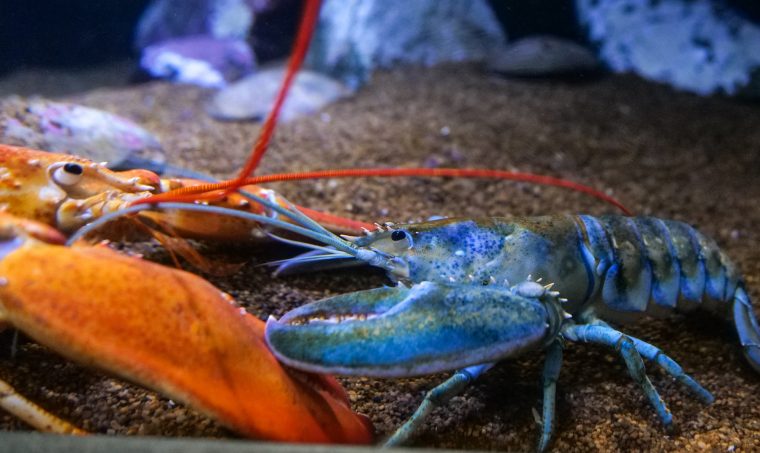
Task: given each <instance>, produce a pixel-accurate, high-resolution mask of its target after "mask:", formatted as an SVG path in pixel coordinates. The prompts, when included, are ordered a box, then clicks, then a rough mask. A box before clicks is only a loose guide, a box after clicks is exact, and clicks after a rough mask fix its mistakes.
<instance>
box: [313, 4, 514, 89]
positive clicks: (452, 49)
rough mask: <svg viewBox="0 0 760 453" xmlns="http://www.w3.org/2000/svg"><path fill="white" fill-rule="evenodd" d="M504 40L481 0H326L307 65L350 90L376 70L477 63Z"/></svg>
mask: <svg viewBox="0 0 760 453" xmlns="http://www.w3.org/2000/svg"><path fill="white" fill-rule="evenodd" d="M504 40H505V37H504V33H503V32H502V29H501V26H500V25H499V23H498V21H497V20H496V18H495V17H494V15H493V13H492V11H491V9H490V8H489V6H488V4H487V2H486V1H484V0H414V1H408V0H326V1H325V2H324V4H323V5H322V10H321V12H320V17H319V24H318V27H317V30H316V31H315V36H314V37H313V41H312V44H311V48H310V50H309V55H308V57H307V65H308V67H309V68H311V69H314V70H316V71H319V72H322V73H325V74H329V75H331V76H332V77H335V78H337V79H338V80H341V81H343V82H344V83H346V84H348V85H349V86H351V87H353V88H356V87H358V86H360V85H361V84H363V83H364V82H366V81H367V80H368V79H369V77H370V75H371V74H372V71H374V70H375V69H377V68H389V67H392V66H393V65H397V64H404V63H407V64H422V65H433V64H436V63H441V62H445V61H466V60H482V59H484V58H485V57H486V56H487V55H488V53H489V52H490V51H491V50H493V48H495V47H497V46H501V45H503V43H504Z"/></svg>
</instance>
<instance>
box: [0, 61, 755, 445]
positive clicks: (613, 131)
mask: <svg viewBox="0 0 760 453" xmlns="http://www.w3.org/2000/svg"><path fill="white" fill-rule="evenodd" d="M208 95H209V93H208V92H205V91H203V90H200V89H196V88H190V87H181V86H172V85H168V84H162V83H155V84H148V85H143V86H137V87H130V88H120V89H108V90H98V91H91V92H88V93H85V94H80V95H76V96H73V97H69V98H66V99H68V100H72V101H75V102H80V103H84V104H87V105H89V106H93V107H98V108H104V109H108V110H110V111H112V112H115V113H119V114H122V115H126V116H128V117H130V118H132V119H134V120H137V121H139V122H140V123H142V124H143V125H145V126H147V127H148V128H149V129H151V130H152V131H154V132H155V133H156V134H158V136H159V137H160V139H161V141H162V143H163V144H164V145H165V147H166V149H167V152H168V154H169V158H170V160H171V162H172V163H174V164H176V165H183V166H187V167H190V168H195V169H198V170H202V171H207V172H208V171H210V172H213V173H214V174H215V175H217V176H229V175H232V174H233V173H234V172H235V170H236V169H237V168H238V166H239V165H240V164H241V162H243V159H244V157H245V155H246V154H247V152H248V148H249V146H250V144H251V143H252V142H253V140H254V138H255V137H256V135H257V133H258V131H259V126H258V125H255V124H251V123H219V122H215V121H213V120H211V119H210V118H208V117H207V116H206V115H205V114H204V112H203V110H202V106H203V102H204V100H205V99H206V98H207V97H208ZM759 144H760V108H758V106H757V105H754V106H753V105H743V104H741V103H737V102H734V101H730V100H726V99H715V98H713V99H703V98H699V97H696V96H693V95H690V94H684V93H678V92H675V91H673V90H671V89H669V88H666V87H663V86H659V85H655V84H651V83H647V82H643V81H641V80H638V79H636V78H634V77H628V76H615V77H607V78H603V79H600V80H596V81H592V82H589V83H586V84H566V83H562V82H556V81H555V82H549V83H540V82H532V81H514V80H503V79H499V78H495V77H492V76H489V75H486V74H483V73H482V72H480V71H479V70H478V68H476V67H472V66H443V67H438V68H434V69H405V70H398V71H394V72H390V73H383V74H378V75H376V77H375V78H374V80H373V81H372V83H371V84H370V85H368V86H367V87H365V88H364V89H362V90H361V91H360V92H359V93H358V94H357V95H356V97H354V98H353V99H350V100H346V101H343V102H340V103H338V104H335V105H333V106H331V107H329V108H328V109H327V111H326V112H325V113H323V114H322V115H317V116H314V117H311V118H306V119H302V120H299V121H295V122H292V123H289V124H281V125H280V128H279V129H278V131H277V134H276V138H275V141H274V143H273V146H272V147H271V149H270V150H269V154H268V155H267V156H266V157H265V158H264V161H263V164H262V167H261V172H262V173H266V172H274V171H283V170H306V169H323V168H330V167H353V166H365V167H369V166H406V167H408V166H420V165H426V166H455V167H465V166H470V167H488V168H499V169H518V170H521V171H532V172H537V173H544V174H549V175H553V176H561V177H564V178H568V179H572V180H575V181H580V182H584V183H586V184H589V185H591V186H594V187H597V188H601V189H604V190H607V191H608V192H609V193H610V194H612V195H614V196H615V197H617V198H618V199H619V200H621V201H622V202H623V203H625V204H626V205H627V206H628V207H630V208H631V209H632V210H633V211H634V212H636V213H638V214H647V215H656V216H660V217H666V218H675V219H679V220H684V221H687V222H689V223H692V224H695V225H697V226H698V227H699V228H700V229H701V230H702V231H704V232H705V233H708V234H710V235H712V236H713V237H715V239H716V240H717V241H718V243H720V244H721V245H722V246H723V247H724V248H725V250H726V252H727V253H728V254H729V255H730V256H732V257H733V258H734V259H735V260H736V262H737V263H738V264H739V266H740V267H741V268H742V269H743V271H744V275H745V276H746V280H747V284H748V287H749V290H750V292H751V295H752V296H753V297H754V299H755V300H760V231H758V230H759V228H758V225H760V209H758V205H760V182H758V181H757V178H758V175H760V152H759V149H758V147H759V146H760V145H759ZM275 187H276V189H277V190H279V191H281V192H282V193H283V194H285V195H287V196H288V197H290V198H291V199H292V200H293V201H295V202H298V203H301V204H304V205H306V206H310V207H312V208H316V209H324V210H329V211H331V212H333V213H336V214H339V215H345V216H350V217H354V218H358V219H366V220H371V221H380V222H382V221H390V220H392V221H407V220H420V219H424V218H426V217H428V216H431V215H444V216H497V215H510V214H520V215H537V214H554V213H579V212H584V213H591V214H602V213H606V212H614V209H613V208H611V207H609V206H607V205H604V204H602V203H601V202H599V201H596V200H593V199H590V198H588V197H586V196H584V195H580V194H577V193H572V192H568V191H565V190H561V189H554V188H546V187H538V186H532V185H527V184H514V183H509V182H488V181H466V180H423V179H394V180H377V179H374V180H336V181H329V182H328V181H317V182H311V181H309V182H298V183H288V184H277V185H276V186H275ZM128 247H134V248H136V249H138V250H140V251H142V252H143V253H146V255H147V256H148V257H152V258H155V259H159V260H166V256H165V254H164V253H163V252H162V251H161V250H160V249H158V248H157V247H154V246H152V245H149V244H133V245H128ZM234 249H235V250H236V251H235V252H228V251H226V250H225V247H219V246H212V247H211V248H210V249H209V250H208V252H207V253H208V254H209V256H211V257H212V258H213V259H220V260H226V261H231V262H241V263H245V265H244V266H243V268H242V270H241V271H240V272H239V273H237V274H235V275H232V276H229V277H209V276H207V278H209V279H210V280H212V281H213V282H214V283H215V284H217V285H219V286H220V287H221V288H223V289H224V290H225V291H228V292H230V293H231V294H232V295H233V296H235V297H236V298H237V299H238V301H239V302H240V303H241V304H242V305H243V306H245V307H246V308H247V309H248V310H249V311H251V312H252V313H255V314H256V315H258V316H260V317H262V318H264V317H266V316H267V315H268V314H270V313H272V314H275V315H277V316H279V315H281V314H282V313H284V312H285V311H286V310H288V309H290V308H293V307H295V306H298V305H301V304H303V303H305V302H308V301H311V300H314V299H317V298H320V297H324V296H328V295H334V294H338V293H341V292H344V291H350V290H359V289H364V288H370V287H373V286H378V285H381V284H382V283H384V277H383V276H382V275H381V274H380V273H378V272H375V271H371V270H367V271H359V272H357V271H351V272H334V273H318V274H313V275H303V276H298V277H288V278H273V277H272V276H271V272H270V271H269V270H268V269H267V268H266V267H260V266H257V265H258V264H259V263H261V262H262V261H266V260H269V259H272V258H273V257H277V256H282V255H283V254H284V253H285V252H283V251H281V250H278V248H277V247H270V248H269V249H267V250H259V249H257V248H255V247H250V248H247V249H245V250H246V251H245V252H240V248H239V247H237V246H236V247H234ZM624 330H625V331H626V332H629V333H631V334H634V335H636V336H638V337H640V338H642V339H645V340H647V341H650V342H651V343H653V344H655V345H657V346H659V347H661V348H662V349H663V350H664V351H666V352H667V353H668V354H670V355H671V357H673V358H674V359H676V360H678V361H679V362H680V363H681V365H682V366H683V367H684V369H685V370H687V371H688V372H689V373H691V374H692V376H694V377H695V378H696V379H697V380H698V381H700V382H701V383H702V384H703V385H704V386H705V387H707V388H708V389H709V390H710V391H712V392H713V393H714V395H715V397H716V401H715V403H714V404H713V405H712V406H709V407H706V406H703V405H702V404H700V403H699V402H698V401H696V400H695V399H693V398H691V397H690V396H689V395H687V394H686V392H684V390H683V389H682V388H680V387H679V386H678V385H676V384H675V383H673V382H672V380H671V379H669V378H668V377H666V376H664V375H663V374H662V373H660V372H658V371H656V370H655V371H652V372H651V376H652V379H653V381H654V383H655V385H656V386H657V387H658V389H660V391H661V393H662V396H663V398H664V399H665V401H666V402H667V403H668V405H669V407H670V409H671V410H672V412H673V416H674V427H673V429H672V430H670V431H668V430H666V429H664V428H663V426H662V425H661V424H660V422H659V421H658V419H657V418H656V416H655V414H654V412H653V410H652V409H651V408H650V407H649V405H648V404H647V401H646V399H645V398H644V397H643V395H642V394H641V392H640V391H639V389H638V388H637V386H636V385H635V384H634V383H633V382H632V381H631V379H630V378H629V377H628V376H627V374H626V372H625V369H624V367H623V365H622V364H621V362H620V360H618V358H617V357H615V356H613V355H612V354H610V353H609V351H606V350H604V349H602V348H600V347H594V346H587V345H575V344H572V345H569V346H568V347H567V349H566V353H565V365H564V367H563V369H562V375H561V377H560V380H559V391H558V401H557V402H558V404H557V407H558V411H557V415H558V417H557V431H556V435H555V440H554V443H553V444H552V447H553V448H554V449H555V450H557V451H579V452H580V451H584V452H585V451H616V450H625V451H634V450H648V451H662V450H669V451H701V450H705V449H712V450H714V451H734V450H736V451H741V450H744V451H750V450H757V449H758V448H760V376H758V374H756V373H754V372H753V371H752V370H751V369H750V367H749V366H748V365H747V364H746V363H745V361H744V360H743V357H742V354H741V351H740V349H739V348H738V347H737V344H736V340H735V338H734V337H733V335H732V332H731V330H730V329H729V328H728V327H726V326H724V325H723V324H722V323H719V322H715V321H714V320H712V319H710V318H709V317H707V316H690V317H678V318H673V319H670V320H665V321H651V320H647V321H644V322H641V323H639V324H637V325H634V326H630V327H626V328H625V329H624ZM167 334H171V333H169V332H167ZM5 335H6V336H5V337H0V339H3V341H5V342H6V344H9V343H10V336H9V335H8V334H5ZM2 350H5V351H7V350H8V348H5V347H2ZM542 357H543V354H542V353H540V352H536V353H535V354H531V355H529V356H526V357H525V358H523V359H520V360H517V361H513V362H507V363H502V364H500V365H498V366H497V367H496V368H495V369H493V370H491V371H489V372H488V373H487V374H486V375H484V376H483V377H482V378H481V379H479V380H478V381H477V383H476V384H475V385H473V386H472V387H471V388H470V389H469V390H468V391H466V392H465V393H464V394H463V395H462V396H460V397H456V398H454V399H453V401H452V402H451V404H449V405H448V406H447V407H445V408H441V409H437V410H435V412H434V413H433V415H432V417H431V418H430V420H429V422H428V423H427V424H425V426H424V428H423V429H422V431H421V432H420V433H419V435H418V436H417V437H416V438H415V440H414V444H415V445H418V446H436V447H450V448H463V449H500V450H518V451H526V450H532V449H534V448H535V442H536V439H537V432H538V426H537V424H536V422H535V421H534V416H533V414H532V412H533V409H534V408H536V409H537V408H539V407H540V398H541V395H540V388H539V377H540V373H541V366H542V361H541V358H542ZM0 377H2V378H3V379H7V380H9V381H11V382H12V383H13V384H14V385H16V386H18V388H19V389H20V390H21V391H22V392H23V393H24V394H26V395H28V396H29V397H31V398H33V399H34V400H36V401H38V402H39V403H40V404H42V405H43V406H44V407H47V408H49V409H50V410H52V411H54V412H56V413H58V414H60V415H62V416H63V417H65V418H68V419H70V420H71V421H73V422H74V423H76V424H77V425H79V426H81V427H83V428H85V429H87V430H91V431H94V432H99V433H113V434H150V435H162V436H209V437H225V436H232V435H233V434H231V433H230V432H228V431H226V430H225V429H223V428H221V427H219V425H217V424H216V423H214V422H213V421H211V420H209V419H207V418H205V417H203V416H201V415H199V414H198V413H196V412H194V411H192V410H189V409H186V408H184V407H182V406H181V405H179V404H175V403H174V402H172V401H169V400H167V399H166V398H163V397H160V396H158V395H156V394H154V393H151V392H147V391H144V390H141V389H139V388H137V387H135V386H133V385H130V384H127V383H124V382H122V381H120V380H116V379H112V378H109V377H107V376H104V375H102V374H100V373H99V372H96V371H90V370H87V369H84V368H82V367H79V366H77V365H74V364H72V363H70V362H68V361H65V360H63V359H61V358H59V357H58V356H57V355H56V354H54V353H51V352H49V351H48V350H47V349H45V348H42V347H40V346H37V345H36V344H34V343H33V342H31V341H25V342H23V345H22V348H21V350H20V352H19V353H18V354H17V355H16V356H15V357H14V358H10V357H9V355H8V354H7V353H3V357H2V358H1V359H0ZM445 377H446V376H445V375H435V376H430V377H426V378H419V379H406V380H376V379H368V378H356V379H353V378H352V379H342V382H343V383H344V384H345V386H346V388H347V389H348V392H349V394H350V397H351V400H352V402H353V404H354V407H355V408H356V410H358V411H360V412H364V413H366V414H368V415H369V416H370V417H371V419H372V421H373V422H374V424H375V426H376V429H377V434H378V438H380V439H381V438H382V437H383V436H386V435H387V434H389V433H390V432H391V431H392V430H393V429H394V428H395V427H397V426H398V425H399V424H400V423H401V422H402V421H403V420H404V419H405V418H406V417H407V416H409V415H410V414H411V413H412V411H413V410H414V408H415V407H416V405H417V404H418V403H419V402H420V401H421V399H422V397H423V396H424V394H425V392H426V391H427V390H428V389H430V388H431V387H433V386H434V385H435V384H436V383H439V382H441V381H442V380H443V379H445ZM210 391H213V390H210ZM0 428H2V429H6V430H24V429H27V428H26V427H25V426H24V425H22V424H21V423H20V422H18V421H16V420H14V419H13V418H12V417H10V416H8V415H0Z"/></svg>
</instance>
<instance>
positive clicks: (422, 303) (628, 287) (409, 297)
mask: <svg viewBox="0 0 760 453" xmlns="http://www.w3.org/2000/svg"><path fill="white" fill-rule="evenodd" d="M247 196H249V198H251V199H253V200H254V201H256V202H259V203H261V204H263V205H265V206H266V207H267V208H268V209H269V211H270V215H268V216H258V215H254V214H248V213H242V212H239V211H233V210H223V209H221V208H216V207H210V206H201V205H190V208H189V209H195V210H203V211H213V212H217V211H219V212H218V213H225V214H228V215H231V216H237V217H247V218H252V219H253V220H256V221H258V222H261V223H265V224H269V225H272V226H275V227H278V228H281V229H285V230H289V231H291V232H295V233H298V234H301V235H304V236H306V237H308V238H310V239H312V240H315V241H317V242H320V243H322V244H324V245H315V244H308V243H304V242H300V241H294V240H292V239H284V238H280V240H282V241H284V242H288V243H295V244H298V245H302V246H304V247H308V248H310V249H312V250H311V251H310V252H307V253H305V254H303V255H300V256H297V257H295V258H291V259H288V260H284V261H283V262H281V263H280V264H281V266H280V269H279V272H281V273H282V272H292V271H298V270H301V269H302V268H304V267H305V268H311V267H313V266H314V264H317V265H322V267H324V266H325V265H326V266H327V267H330V266H336V267H337V266H343V265H345V264H346V261H348V263H349V264H350V263H367V264H369V265H372V266H377V267H380V268H383V269H385V270H386V272H387V274H388V276H389V277H390V278H391V279H392V280H393V281H394V282H396V283H397V285H396V286H394V287H383V288H376V289H370V290H365V291H358V292H355V293H350V294H344V295H339V296H335V297H331V298H327V299H323V300H320V301H317V302H313V303H311V304H308V305H305V306H303V307H300V308H297V309H295V310H293V311H291V312H289V313H287V314H286V315H284V316H283V317H282V318H281V319H279V320H276V319H274V318H273V317H270V319H269V320H268V322H267V327H266V339H267V342H268V344H269V346H270V348H271V349H272V351H273V352H274V354H275V355H276V356H277V357H278V358H279V359H280V360H281V361H282V362H284V363H286V364H288V365H290V366H293V367H295V368H300V369H303V370H307V371H312V372H326V373H336V374H344V375H361V376H373V377H409V376H417V375H423V374H430V373H436V372H441V371H449V370H458V371H456V373H455V374H454V375H453V376H452V377H451V378H449V379H448V380H447V381H445V382H444V383H442V384H441V385H439V386H438V387H436V388H434V389H433V390H431V391H430V392H428V394H427V396H426V397H425V399H424V401H423V402H422V404H421V405H420V407H419V408H418V409H417V411H416V412H415V413H414V414H413V415H412V416H411V417H410V419H409V420H408V421H407V422H406V423H405V424H404V425H403V426H401V427H400V428H399V429H398V430H397V431H396V432H395V433H394V434H393V436H392V437H391V438H390V439H389V440H388V442H387V444H386V445H397V444H400V443H403V442H404V441H406V440H407V439H408V438H409V437H410V436H411V435H412V434H413V433H414V432H415V430H416V429H417V428H418V427H419V425H420V424H421V423H422V422H423V421H424V420H425V417H426V416H427V414H429V412H430V411H431V410H432V408H433V407H435V406H436V405H442V404H445V403H446V402H447V401H448V400H449V399H451V398H452V397H453V396H455V395H456V394H458V393H459V392H461V391H462V390H463V389H464V388H466V386H467V385H469V384H470V383H471V382H472V381H473V380H475V379H476V378H477V377H478V376H479V375H481V374H482V373H484V372H485V371H487V370H488V369H489V368H491V367H492V366H493V364H494V363H495V362H498V361H500V360H503V359H507V358H511V357H514V356H517V355H520V354H523V353H525V352H527V351H532V350H539V349H544V350H546V354H547V357H546V361H545V365H544V371H543V414H542V419H543V421H542V430H541V434H540V437H539V443H538V450H539V451H543V450H545V449H546V447H547V446H548V444H549V441H550V440H551V436H552V432H553V430H554V412H555V393H556V385H557V380H558V377H559V373H560V368H561V364H562V350H563V344H564V343H565V342H580V343H596V344H601V345H605V346H609V347H611V348H614V350H615V351H617V352H618V353H619V354H620V356H621V357H622V359H623V361H624V362H625V364H626V366H627V369H628V372H629V374H630V375H631V377H632V378H633V379H634V381H636V382H637V383H638V384H639V385H640V386H641V388H642V390H643V392H644V394H645V395H646V397H647V398H648V400H649V402H650V403H651V405H652V406H653V407H654V409H655V411H656V412H657V415H658V416H659V418H660V419H661V420H662V422H663V423H664V424H665V425H670V424H671V422H672V416H671V414H670V412H669V410H668V409H667V407H666V405H665V403H664V402H663V400H662V399H661V398H660V395H659V394H658V392H657V390H656V389H655V388H654V386H653V385H652V383H651V381H650V380H649V378H648V377H647V375H646V372H645V368H644V362H643V360H642V358H643V359H647V360H649V361H651V362H652V363H654V364H655V365H657V366H658V367H660V368H661V369H662V370H663V371H664V372H665V373H667V374H669V375H670V376H672V377H673V378H675V379H676V380H677V381H679V382H680V383H681V384H682V385H683V386H684V387H685V388H686V389H687V390H688V391H689V392H691V393H692V394H693V395H694V396H695V397H697V398H698V399H699V400H701V401H702V402H704V403H705V404H710V403H712V401H713V399H714V398H713V396H712V395H711V394H710V392H708V391H707V390H706V389H704V388H703V387H702V386H701V385H700V384H699V383H697V382H696V381H695V380H694V379H692V378H691V377H690V376H689V375H687V374H686V373H685V372H684V371H683V369H682V368H681V367H680V366H679V365H678V364H677V363H676V362H675V361H674V360H672V359H671V358H670V357H668V356H667V355H665V354H664V353H663V352H662V351H661V350H660V349H658V348H657V347H655V346H653V345H651V344H649V343H647V342H645V341H643V340H640V339H638V338H634V337H631V336H629V335H626V334H624V333H622V332H620V331H618V330H616V329H614V328H613V327H611V326H610V325H608V324H607V322H605V321H604V320H608V321H610V322H615V323H625V322H630V321H634V320H636V319H637V318H640V317H642V316H647V315H649V316H664V315H667V314H668V313H671V312H674V311H678V312H689V311H693V310H695V309H697V308H702V309H705V310H708V311H710V312H712V313H714V314H716V315H719V316H721V317H723V318H726V319H727V320H729V321H731V322H732V323H733V325H734V327H735V329H736V333H737V335H738V337H739V341H740V343H741V345H742V347H743V352H744V354H745V356H746V358H747V359H748V361H749V363H750V365H751V366H752V367H753V368H754V369H755V370H756V371H758V372H760V326H758V321H757V319H756V317H755V315H754V312H753V308H752V305H751V303H750V300H749V297H748V295H747V292H746V290H745V288H744V284H743V282H742V280H741V277H740V275H739V272H738V270H737V269H736V267H735V266H734V265H733V264H732V263H731V261H730V260H729V259H728V258H727V257H726V255H725V254H724V253H723V252H722V251H721V250H720V249H719V248H718V246H717V245H716V244H715V242H714V241H712V240H711V239H709V238H707V237H705V236H704V235H702V234H701V233H699V232H698V231H697V230H695V229H694V228H692V227H690V226H688V225H686V224H684V223H682V222H677V221H668V220H660V219H656V218H650V217H622V216H602V217H592V216H586V215H577V216H572V215H562V216H545V217H533V218H516V219H511V220H507V219H499V218H489V219H480V220H473V219H464V218H463V219H456V218H452V219H442V220H437V221H431V222H426V223H418V224H410V225H398V226H396V225H387V227H386V228H382V227H380V228H379V230H378V231H376V232H372V233H370V232H367V234H366V235H365V236H362V237H338V236H335V235H334V234H332V233H330V232H328V231H327V230H325V229H324V228H322V227H321V226H320V225H318V224H317V223H316V222H314V221H312V220H310V219H309V218H308V217H306V216H304V215H303V214H301V213H299V212H297V211H296V210H295V208H292V209H285V208H282V207H280V206H278V205H276V204H274V203H271V202H269V201H268V200H264V199H261V198H258V197H255V196H252V195H247ZM157 207H164V208H178V209H188V206H187V205H173V204H170V203H167V204H163V205H161V204H159V205H158V206H157ZM222 211H224V212H222ZM123 214H124V213H120V214H118V215H123ZM280 215H281V216H286V217H288V218H290V219H292V220H294V221H295V222H296V223H297V224H298V225H292V224H289V223H285V222H282V221H280V220H278V219H277V216H280ZM109 220H110V219H108V218H103V219H101V220H100V221H99V222H94V223H93V224H92V225H91V226H89V227H88V228H90V229H92V228H97V227H98V226H99V223H104V222H106V221H109ZM81 234H86V231H83V232H82V233H81ZM541 282H546V283H541Z"/></svg>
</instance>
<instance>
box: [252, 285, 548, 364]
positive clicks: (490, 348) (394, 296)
mask: <svg viewBox="0 0 760 453" xmlns="http://www.w3.org/2000/svg"><path fill="white" fill-rule="evenodd" d="M549 316H550V315H549V313H548V311H547V308H546V306H545V304H544V303H543V302H542V301H541V300H540V299H538V298H533V297H524V296H522V295H518V294H517V293H515V292H514V291H512V290H511V289H509V288H506V287H500V286H482V285H443V284H440V283H433V282H422V283H419V284H416V285H414V286H412V287H411V288H406V287H404V286H397V287H395V288H387V287H386V288H377V289H371V290H366V291H358V292H355V293H350V294H344V295H340V296H335V297H331V298H328V299H323V300H320V301H317V302H314V303H311V304H308V305H305V306H303V307H300V308H297V309H295V310H293V311H291V312H289V313H287V314H286V315H285V316H283V317H282V318H281V319H280V320H279V321H278V320H276V319H274V318H273V317H270V318H269V320H268V321H267V326H266V340H267V342H268V343H269V347H270V348H271V349H272V351H273V352H274V354H275V356H277V358H278V359H280V360H281V361H282V362H283V363H286V364H288V365H290V366H293V367H295V368H299V369H303V370H308V371H315V372H327V373H337V374H346V375H365V376H367V375H368V376H377V377H402V376H415V375H422V374H429V373H436V372H439V371H444V370H451V369H457V368H462V367H466V366H469V365H474V364H480V363H486V362H493V361H495V360H499V359H503V358H506V357H509V356H512V355H515V354H518V353H520V352H522V351H524V350H526V349H531V348H538V347H541V346H542V345H543V342H544V341H545V337H546V336H547V334H550V327H549V321H550V320H549Z"/></svg>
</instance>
